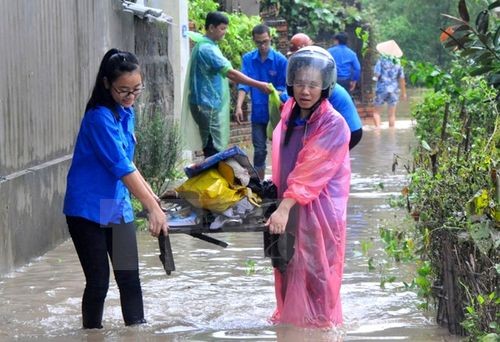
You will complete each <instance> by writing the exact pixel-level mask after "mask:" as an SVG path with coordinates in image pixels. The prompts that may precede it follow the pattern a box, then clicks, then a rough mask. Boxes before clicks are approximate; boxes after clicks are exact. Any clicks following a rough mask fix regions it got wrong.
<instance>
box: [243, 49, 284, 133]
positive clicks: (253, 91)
mask: <svg viewBox="0 0 500 342" xmlns="http://www.w3.org/2000/svg"><path fill="white" fill-rule="evenodd" d="M286 66H287V59H286V58H285V56H283V54H281V53H280V52H278V51H275V50H273V49H269V53H268V55H267V58H266V59H265V60H264V61H262V60H261V58H260V54H259V50H258V49H255V50H253V51H250V52H248V53H246V54H245V55H243V61H242V66H241V72H242V73H244V74H245V75H247V76H248V77H251V78H253V79H255V80H258V81H262V82H266V83H272V84H273V85H274V87H275V88H276V90H278V91H281V92H286ZM238 89H239V90H243V91H245V93H248V92H250V98H251V100H252V122H254V123H262V124H267V122H268V121H269V105H268V102H269V95H267V94H266V93H263V92H262V91H261V90H260V89H257V88H255V87H250V86H247V85H244V84H240V85H238Z"/></svg>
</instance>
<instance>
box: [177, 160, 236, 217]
mask: <svg viewBox="0 0 500 342" xmlns="http://www.w3.org/2000/svg"><path fill="white" fill-rule="evenodd" d="M175 190H176V191H177V192H178V193H179V195H180V196H181V197H182V198H184V199H185V200H187V201H188V202H189V203H191V204H192V205H193V206H195V207H197V208H204V209H208V210H210V211H212V212H216V213H222V212H224V211H225V210H227V209H228V208H229V207H231V206H233V205H234V204H236V203H237V202H238V201H240V200H241V199H242V198H243V196H244V194H241V193H240V192H238V191H237V190H234V189H231V188H230V186H229V183H228V181H227V180H226V179H225V178H224V177H223V176H222V175H221V174H220V173H219V172H218V171H217V170H216V169H214V168H212V169H208V170H206V171H203V172H202V173H200V174H199V175H197V176H195V177H192V178H189V179H188V180H187V181H185V182H184V183H183V184H182V185H181V186H179V187H178V188H177V189H175Z"/></svg>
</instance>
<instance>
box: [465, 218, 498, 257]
mask: <svg viewBox="0 0 500 342" xmlns="http://www.w3.org/2000/svg"><path fill="white" fill-rule="evenodd" d="M469 234H470V236H471V238H472V240H473V241H474V243H475V244H476V246H477V247H478V248H479V250H480V251H481V252H482V253H484V254H488V252H489V251H490V249H491V247H493V240H492V239H491V232H490V227H489V224H488V222H479V223H475V224H472V225H471V226H470V228H469Z"/></svg>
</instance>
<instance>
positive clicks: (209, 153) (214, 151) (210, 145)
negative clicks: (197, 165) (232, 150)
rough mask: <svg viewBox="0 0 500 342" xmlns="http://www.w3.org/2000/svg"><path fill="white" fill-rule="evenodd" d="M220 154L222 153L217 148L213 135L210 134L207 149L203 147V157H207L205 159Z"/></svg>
mask: <svg viewBox="0 0 500 342" xmlns="http://www.w3.org/2000/svg"><path fill="white" fill-rule="evenodd" d="M219 152H220V151H218V150H217V149H216V148H215V146H214V140H213V139H212V135H211V134H210V135H209V136H208V141H207V144H206V145H205V147H203V155H204V156H205V158H208V157H210V156H213V155H214V154H217V153H219Z"/></svg>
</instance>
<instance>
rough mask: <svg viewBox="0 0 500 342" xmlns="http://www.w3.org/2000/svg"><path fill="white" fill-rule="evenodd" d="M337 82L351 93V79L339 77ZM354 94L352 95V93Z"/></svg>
mask: <svg viewBox="0 0 500 342" xmlns="http://www.w3.org/2000/svg"><path fill="white" fill-rule="evenodd" d="M337 83H338V84H340V85H341V86H342V87H344V89H345V90H346V91H347V92H348V93H349V95H351V80H350V79H348V78H343V79H339V78H337ZM351 96H352V95H351Z"/></svg>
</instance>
